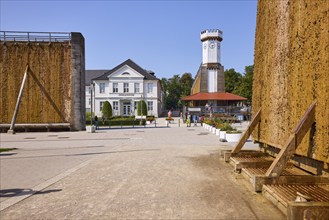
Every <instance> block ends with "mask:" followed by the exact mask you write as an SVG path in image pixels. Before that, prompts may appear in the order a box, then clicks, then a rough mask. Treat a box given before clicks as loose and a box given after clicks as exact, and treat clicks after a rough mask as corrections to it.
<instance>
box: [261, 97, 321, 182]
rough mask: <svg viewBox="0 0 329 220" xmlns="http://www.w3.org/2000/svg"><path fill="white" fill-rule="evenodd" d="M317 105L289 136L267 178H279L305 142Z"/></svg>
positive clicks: (311, 107)
mask: <svg viewBox="0 0 329 220" xmlns="http://www.w3.org/2000/svg"><path fill="white" fill-rule="evenodd" d="M315 104H316V102H313V103H312V104H311V105H310V107H309V108H308V109H307V111H306V112H305V114H304V115H303V117H302V119H301V120H300V121H299V123H298V124H297V126H296V128H295V129H294V130H293V133H292V134H291V135H290V136H289V138H288V140H287V142H286V144H285V145H284V147H283V148H282V149H281V150H280V152H279V154H278V155H277V157H276V158H275V160H274V161H273V163H272V165H271V166H270V168H269V169H268V170H267V172H266V174H265V175H266V176H267V177H279V176H280V175H281V173H282V171H283V169H284V168H285V166H286V165H287V163H288V161H289V160H290V158H291V157H292V155H293V154H294V152H295V150H296V148H297V147H298V145H299V144H300V142H301V141H302V140H303V137H304V136H305V134H306V133H307V131H308V130H309V129H310V128H311V126H312V124H313V122H314V119H315Z"/></svg>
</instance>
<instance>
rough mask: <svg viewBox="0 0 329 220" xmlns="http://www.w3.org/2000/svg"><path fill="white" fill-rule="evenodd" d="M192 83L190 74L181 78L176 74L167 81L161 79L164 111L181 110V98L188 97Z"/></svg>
mask: <svg viewBox="0 0 329 220" xmlns="http://www.w3.org/2000/svg"><path fill="white" fill-rule="evenodd" d="M193 82H194V79H193V78H192V74H191V73H184V74H183V75H182V77H180V76H179V75H177V74H176V75H174V76H173V77H172V78H169V79H166V78H162V79H161V85H162V87H163V91H164V103H165V104H164V107H165V109H177V108H182V102H181V98H183V97H185V96H188V95H190V92H191V88H192V85H193Z"/></svg>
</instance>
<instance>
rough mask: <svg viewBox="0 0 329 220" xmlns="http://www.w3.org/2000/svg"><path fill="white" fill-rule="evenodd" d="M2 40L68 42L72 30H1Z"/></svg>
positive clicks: (0, 39) (0, 38)
mask: <svg viewBox="0 0 329 220" xmlns="http://www.w3.org/2000/svg"><path fill="white" fill-rule="evenodd" d="M0 41H17V42H22V41H23V42H66V41H68V42H69V41H71V33H70V32H26V31H0Z"/></svg>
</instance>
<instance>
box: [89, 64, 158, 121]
mask: <svg viewBox="0 0 329 220" xmlns="http://www.w3.org/2000/svg"><path fill="white" fill-rule="evenodd" d="M130 62H132V61H130V60H128V62H127V61H126V62H124V63H123V64H125V63H127V64H125V65H121V66H120V65H119V66H118V67H119V68H114V69H113V70H114V71H110V72H111V73H110V74H109V75H107V76H102V77H98V78H96V79H93V80H92V82H93V85H94V89H93V91H94V92H93V100H92V102H93V103H92V104H93V109H92V111H93V112H94V113H95V114H96V115H97V116H99V117H101V116H102V105H103V103H104V102H105V101H109V102H110V104H111V106H112V114H113V115H114V116H115V115H122V116H129V115H136V114H137V102H139V101H140V100H141V99H143V100H144V101H145V103H146V106H147V107H148V113H147V114H148V115H153V116H155V117H158V116H159V114H161V112H162V111H163V94H162V88H161V84H160V80H159V79H157V78H155V77H154V76H153V75H152V74H150V75H147V74H149V73H147V72H146V71H145V70H143V71H145V72H143V71H141V72H142V73H141V72H139V71H138V70H140V69H139V68H140V67H139V68H134V67H135V66H133V67H132V66H130V65H129V64H130ZM133 64H134V65H136V64H135V63H133ZM136 69H137V70H136ZM87 87H89V86H86V109H87V110H88V109H90V108H91V105H90V104H91V103H89V99H90V98H91V95H90V94H89V88H87Z"/></svg>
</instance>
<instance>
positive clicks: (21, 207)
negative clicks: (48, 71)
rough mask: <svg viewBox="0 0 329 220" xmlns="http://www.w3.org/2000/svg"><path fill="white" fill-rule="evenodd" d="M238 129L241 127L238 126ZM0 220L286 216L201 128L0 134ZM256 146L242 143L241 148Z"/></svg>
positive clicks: (161, 124)
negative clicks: (226, 159) (227, 160)
mask: <svg viewBox="0 0 329 220" xmlns="http://www.w3.org/2000/svg"><path fill="white" fill-rule="evenodd" d="M241 126H242V127H243V126H244V125H241ZM0 144H1V145H0V146H1V148H17V150H13V151H9V152H3V153H1V154H0V155H1V156H0V171H1V173H0V175H1V176H0V177H1V179H0V190H1V191H0V195H1V198H0V210H1V211H0V219H1V220H5V219H36V218H38V219H284V218H285V216H284V215H283V214H282V213H281V211H279V210H278V209H277V208H276V207H275V206H274V205H272V203H271V202H269V201H268V200H266V199H265V198H264V197H263V196H262V195H261V194H259V193H255V192H253V191H252V190H251V186H250V183H249V182H247V181H246V180H245V179H244V178H243V177H242V176H241V175H240V174H236V173H234V172H233V168H232V166H231V165H230V164H227V163H225V162H224V161H223V160H221V159H220V157H219V150H220V149H231V148H232V147H233V146H234V144H232V143H223V142H219V138H218V136H216V135H214V134H212V133H209V132H208V131H207V130H205V129H204V128H203V127H201V126H200V125H198V126H197V127H193V125H192V127H186V125H185V124H182V123H180V126H179V123H178V119H177V118H176V119H175V122H174V124H170V126H169V127H167V126H166V125H165V121H164V119H162V118H160V119H158V121H157V127H155V126H154V125H147V126H146V127H138V128H124V129H120V128H111V129H108V128H101V129H100V130H97V132H96V133H87V132H85V131H81V132H56V133H55V132H48V133H47V132H42V133H37V132H34V133H32V132H31V133H17V134H15V135H9V134H4V133H2V134H0ZM255 147H257V146H256V145H254V144H253V143H252V142H247V144H246V147H245V148H255Z"/></svg>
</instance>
